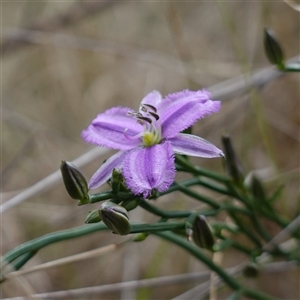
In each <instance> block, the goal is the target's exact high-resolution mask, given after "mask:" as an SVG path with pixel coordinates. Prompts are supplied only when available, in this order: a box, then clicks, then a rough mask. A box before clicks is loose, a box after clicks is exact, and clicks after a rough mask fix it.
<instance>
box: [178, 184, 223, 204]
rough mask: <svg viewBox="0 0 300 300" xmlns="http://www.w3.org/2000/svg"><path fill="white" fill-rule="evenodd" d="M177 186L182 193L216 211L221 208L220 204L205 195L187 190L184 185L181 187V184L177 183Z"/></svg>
mask: <svg viewBox="0 0 300 300" xmlns="http://www.w3.org/2000/svg"><path fill="white" fill-rule="evenodd" d="M176 185H177V186H178V188H179V191H180V192H182V193H184V194H186V195H188V196H190V197H192V198H194V199H197V200H200V201H201V202H204V203H206V204H208V205H210V206H211V207H213V208H215V209H219V208H220V204H218V203H216V202H215V201H213V200H212V199H210V198H208V197H206V196H204V195H201V194H198V193H197V192H195V191H193V190H191V189H189V188H186V187H185V186H184V185H181V184H180V183H176Z"/></svg>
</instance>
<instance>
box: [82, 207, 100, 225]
mask: <svg viewBox="0 0 300 300" xmlns="http://www.w3.org/2000/svg"><path fill="white" fill-rule="evenodd" d="M100 221H101V217H100V214H99V210H98V209H96V210H92V211H90V212H89V214H88V215H87V216H86V218H85V221H84V223H86V224H92V223H98V222H100Z"/></svg>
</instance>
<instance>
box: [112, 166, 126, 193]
mask: <svg viewBox="0 0 300 300" xmlns="http://www.w3.org/2000/svg"><path fill="white" fill-rule="evenodd" d="M123 181H124V180H123V175H122V173H121V172H120V171H118V170H116V169H113V171H112V176H111V189H112V191H113V192H114V193H115V194H117V193H118V192H119V190H120V185H121V183H122V182H123Z"/></svg>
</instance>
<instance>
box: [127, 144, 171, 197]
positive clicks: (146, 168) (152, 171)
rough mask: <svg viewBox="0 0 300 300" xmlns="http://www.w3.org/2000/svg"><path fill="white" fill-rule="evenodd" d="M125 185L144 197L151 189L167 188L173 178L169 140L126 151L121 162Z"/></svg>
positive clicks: (160, 189)
mask: <svg viewBox="0 0 300 300" xmlns="http://www.w3.org/2000/svg"><path fill="white" fill-rule="evenodd" d="M123 172H124V177H125V179H126V184H127V186H128V187H129V188H130V189H131V190H132V192H133V193H134V194H143V197H144V198H146V197H147V196H148V195H149V194H150V193H151V190H152V189H157V190H158V191H160V192H162V191H165V190H167V189H168V188H169V187H170V185H171V184H172V183H173V181H174V178H175V167H174V152H173V150H172V147H171V145H170V143H169V142H165V143H163V144H157V145H154V146H152V147H148V148H137V149H134V150H132V151H130V152H129V153H128V155H127V156H126V158H125V160H124V164H123Z"/></svg>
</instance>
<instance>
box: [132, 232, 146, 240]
mask: <svg viewBox="0 0 300 300" xmlns="http://www.w3.org/2000/svg"><path fill="white" fill-rule="evenodd" d="M148 235H149V234H147V233H144V232H140V233H137V234H136V235H135V236H134V238H133V241H134V242H142V241H144V240H145V239H146V238H147V237H148Z"/></svg>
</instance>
